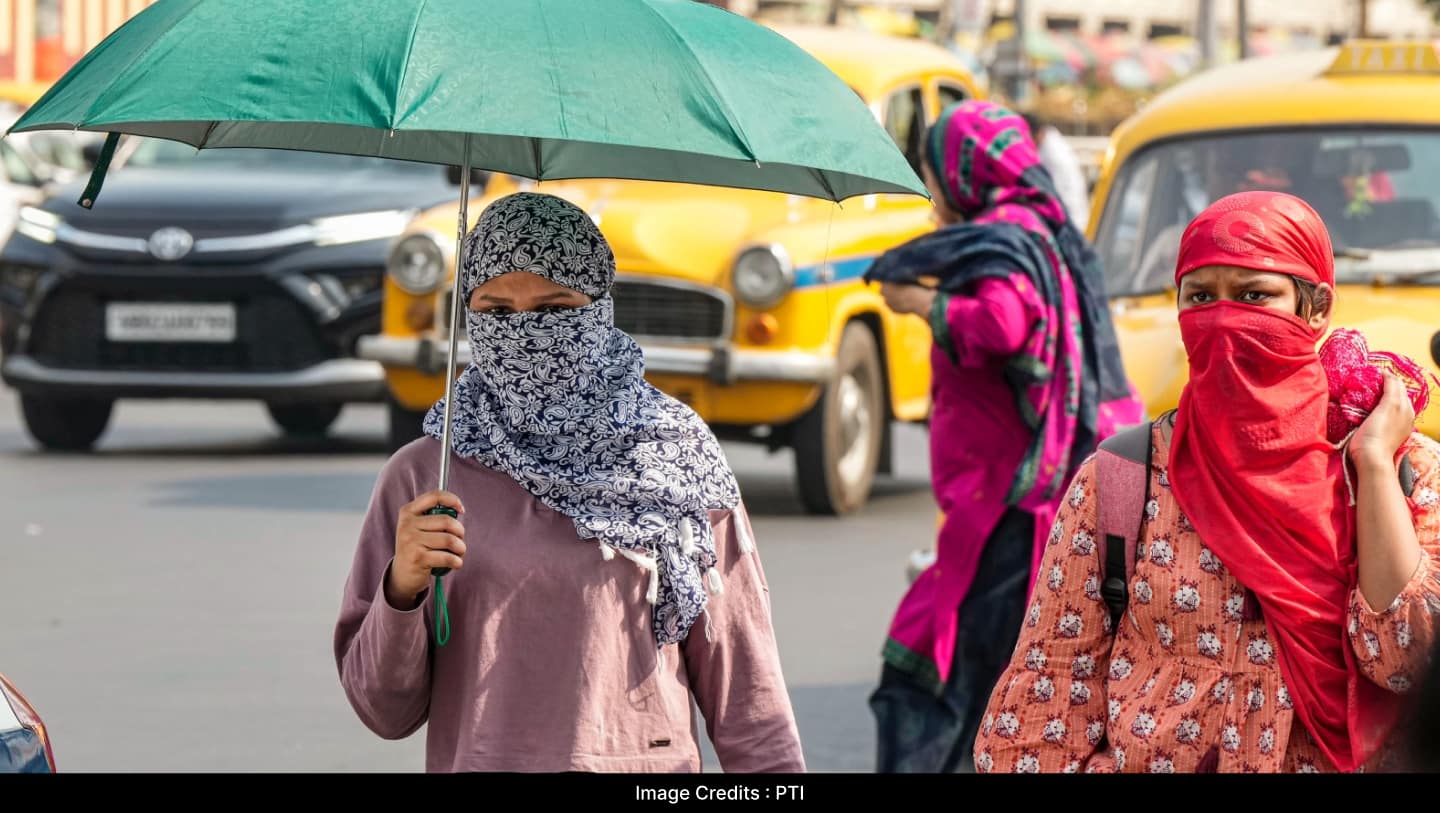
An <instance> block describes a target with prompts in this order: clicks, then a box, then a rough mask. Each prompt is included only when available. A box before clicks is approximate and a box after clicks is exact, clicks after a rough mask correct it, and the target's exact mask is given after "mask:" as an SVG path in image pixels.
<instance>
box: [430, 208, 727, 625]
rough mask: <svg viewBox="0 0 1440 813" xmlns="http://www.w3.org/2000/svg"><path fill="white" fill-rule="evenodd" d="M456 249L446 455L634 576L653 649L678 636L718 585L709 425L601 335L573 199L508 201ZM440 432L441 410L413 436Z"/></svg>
mask: <svg viewBox="0 0 1440 813" xmlns="http://www.w3.org/2000/svg"><path fill="white" fill-rule="evenodd" d="M463 248H464V251H463V262H462V265H461V269H460V273H461V275H462V278H461V290H462V294H463V296H464V297H465V301H467V302H469V303H470V304H471V308H470V309H469V311H468V312H467V315H466V330H467V332H468V334H469V339H470V348H471V358H472V361H471V364H470V365H469V367H468V368H467V369H466V370H465V372H464V373H463V374H462V375H461V377H460V378H459V379H458V380H457V381H456V383H455V404H454V409H453V410H452V411H453V413H454V418H453V420H454V423H453V426H452V434H451V437H452V448H453V450H454V452H455V454H457V455H459V456H461V457H465V458H470V459H473V460H475V461H477V462H479V463H480V464H482V465H484V466H487V467H489V468H492V469H495V470H498V471H502V472H504V473H506V474H508V475H509V476H510V477H512V478H513V479H514V480H515V481H516V482H517V483H518V484H520V485H521V486H522V487H523V488H525V489H526V490H527V491H529V492H530V493H531V494H532V495H534V496H535V498H536V499H538V500H540V501H541V502H542V503H544V504H545V505H547V506H549V507H550V508H552V509H554V510H555V511H557V512H558V513H561V514H564V515H565V516H568V517H570V518H571V519H572V520H573V521H574V523H575V529H576V533H577V534H578V535H579V537H580V538H581V539H586V540H593V541H596V542H598V543H599V546H600V553H601V554H602V557H603V559H605V560H609V559H612V558H613V557H614V555H615V554H616V553H619V554H621V555H622V556H624V557H625V558H628V559H630V560H631V561H633V562H635V563H636V564H638V565H640V566H641V567H643V568H645V569H646V570H647V571H648V572H649V573H650V589H649V595H648V598H649V601H650V603H651V604H652V605H654V619H653V626H654V631H655V636H656V639H657V641H658V642H659V643H660V644H662V645H663V644H667V643H674V642H677V641H680V640H683V639H684V638H685V636H686V635H687V634H688V633H689V631H690V628H691V626H692V625H693V624H694V623H695V622H696V620H697V619H699V618H700V617H701V615H702V614H703V613H704V610H705V605H706V600H707V593H706V587H707V584H708V587H709V588H710V590H711V591H717V592H718V591H719V590H720V589H721V583H720V578H719V572H718V571H717V570H716V569H715V562H716V556H715V545H714V539H713V534H712V532H711V528H710V521H709V512H710V511H712V510H728V509H730V508H733V507H735V506H736V505H737V504H738V502H739V489H738V487H737V485H736V483H735V479H734V476H733V474H732V473H731V471H730V467H729V465H728V464H727V462H726V460H725V457H724V454H723V452H722V451H721V449H720V445H719V443H718V442H717V441H716V439H715V437H714V435H713V434H712V433H711V432H710V430H709V428H708V427H706V426H705V424H704V423H703V422H702V421H701V420H700V418H699V417H698V416H697V415H696V414H695V413H694V412H693V411H691V410H690V409H689V408H688V407H686V406H684V405H683V404H681V403H679V402H678V401H675V400H674V399H672V398H670V397H668V396H666V395H664V394H662V393H660V392H659V391H657V390H656V389H654V388H653V387H652V386H650V385H649V384H648V383H646V382H645V379H644V359H643V357H642V355H641V352H640V348H639V347H638V346H637V345H636V344H635V342H634V341H633V340H632V339H631V338H630V337H629V336H627V335H626V334H625V333H624V332H622V331H620V330H619V329H617V328H616V327H615V325H614V314H615V311H614V300H613V299H611V297H610V289H611V286H612V285H613V283H614V279H615V257H614V254H613V253H612V252H611V250H610V246H609V245H608V243H606V241H605V238H604V236H603V235H601V234H600V231H599V229H598V228H597V227H596V226H595V223H594V221H592V220H591V219H590V217H589V216H588V215H586V214H585V213H584V212H583V211H581V210H580V209H578V208H576V207H575V206H574V205H572V204H570V203H568V202H566V201H564V200H561V199H560V198H556V197H553V196H550V195H540V194H534V193H520V194H516V195H510V196H508V197H505V198H502V199H500V200H498V201H496V202H495V203H493V204H491V205H490V206H489V207H488V208H487V209H486V210H485V212H484V213H483V214H482V215H481V217H480V221H479V223H477V224H476V226H475V228H474V230H472V231H471V232H470V234H469V235H468V236H467V237H466V239H465V243H464V247H463ZM512 274H515V275H517V276H515V277H511V276H509V275H512ZM526 274H528V275H534V276H535V277H538V278H540V279H542V280H544V281H546V282H545V283H542V284H539V285H537V284H535V283H536V282H538V281H536V280H529V279H528V278H526V277H523V276H519V275H526ZM537 292H538V294H537ZM526 306H531V307H529V308H527V307H526ZM443 424H444V402H443V401H442V402H441V403H438V404H436V405H435V406H434V407H433V408H432V409H431V410H430V413H429V414H428V415H427V416H426V419H425V432H426V434H428V435H430V436H431V437H434V438H437V439H439V438H441V437H442V429H443Z"/></svg>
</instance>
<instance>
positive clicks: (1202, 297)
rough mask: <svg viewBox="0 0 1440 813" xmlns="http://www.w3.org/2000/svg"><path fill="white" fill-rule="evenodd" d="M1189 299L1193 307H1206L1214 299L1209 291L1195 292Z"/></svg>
mask: <svg viewBox="0 0 1440 813" xmlns="http://www.w3.org/2000/svg"><path fill="white" fill-rule="evenodd" d="M1189 299H1190V303H1191V304H1193V305H1204V304H1205V303H1207V302H1210V301H1212V300H1213V297H1211V296H1210V293H1209V292H1208V291H1195V292H1193V293H1191V294H1190V296H1189Z"/></svg>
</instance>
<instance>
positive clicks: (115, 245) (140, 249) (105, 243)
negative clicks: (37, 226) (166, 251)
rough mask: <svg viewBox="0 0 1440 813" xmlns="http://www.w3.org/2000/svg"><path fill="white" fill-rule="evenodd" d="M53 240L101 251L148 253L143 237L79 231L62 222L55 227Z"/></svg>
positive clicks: (147, 242) (148, 249)
mask: <svg viewBox="0 0 1440 813" xmlns="http://www.w3.org/2000/svg"><path fill="white" fill-rule="evenodd" d="M55 240H56V241H57V242H60V243H68V244H70V245H72V246H82V247H84V248H98V249H101V250H102V251H128V252H132V253H136V254H149V253H150V243H149V241H148V240H145V239H143V238H140V237H121V236H119V235H115V234H99V233H97V232H93V231H81V230H80V229H77V228H75V227H74V226H71V225H70V224H68V223H64V222H62V223H61V224H60V225H58V226H56V227H55Z"/></svg>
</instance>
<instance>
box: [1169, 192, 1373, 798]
mask: <svg viewBox="0 0 1440 813" xmlns="http://www.w3.org/2000/svg"><path fill="white" fill-rule="evenodd" d="M1208 265H1229V266H1239V267H1241V268H1249V269H1254V270H1258V271H1269V272H1275V273H1281V274H1289V275H1291V276H1294V277H1299V278H1301V279H1305V280H1309V281H1310V282H1315V283H1320V282H1325V283H1333V282H1334V278H1335V268H1334V262H1333V259H1332V253H1331V248H1330V239H1329V236H1328V235H1327V234H1326V231H1325V226H1324V224H1323V223H1321V221H1320V218H1319V216H1318V215H1316V214H1315V210H1314V209H1311V208H1310V207H1309V206H1307V205H1306V204H1305V203H1304V202H1303V201H1300V200H1299V199H1297V198H1294V197H1291V196H1289V195H1285V194H1282V193H1276V192H1248V193H1244V194H1239V195H1232V196H1230V197H1228V198H1224V199H1222V200H1220V201H1218V202H1216V203H1215V204H1214V205H1212V206H1211V207H1210V208H1209V209H1206V210H1205V211H1204V212H1202V213H1201V214H1200V216H1199V217H1197V218H1196V219H1195V221H1194V222H1193V223H1191V224H1190V227H1189V228H1188V229H1186V231H1185V235H1184V237H1183V238H1182V240H1181V245H1180V259H1179V263H1178V268H1177V269H1176V272H1175V278H1176V282H1177V284H1178V282H1179V280H1180V278H1181V277H1183V276H1184V275H1185V274H1187V273H1190V272H1191V271H1194V270H1195V269H1197V268H1201V267H1204V266H1208ZM1180 332H1181V337H1182V338H1183V339H1184V341H1185V348H1186V351H1187V353H1188V354H1189V357H1190V381H1189V383H1188V384H1187V385H1186V387H1185V391H1184V393H1183V394H1182V395H1181V398H1180V408H1179V411H1178V413H1177V415H1176V420H1175V437H1174V441H1173V443H1172V448H1171V452H1170V482H1171V486H1172V489H1173V491H1174V494H1175V499H1176V501H1177V502H1178V503H1179V504H1180V507H1181V509H1182V510H1183V511H1184V512H1185V515H1186V516H1187V517H1188V518H1189V520H1190V522H1191V524H1192V525H1194V527H1195V529H1196V530H1197V531H1198V532H1199V534H1200V537H1201V538H1202V539H1204V541H1205V544H1206V546H1207V547H1209V548H1210V549H1211V550H1212V551H1214V552H1215V554H1216V556H1218V557H1219V558H1220V561H1222V562H1223V563H1224V564H1225V566H1226V567H1227V568H1228V569H1229V570H1230V572H1231V573H1233V574H1234V575H1235V578H1237V579H1238V580H1239V581H1240V583H1241V584H1243V585H1245V586H1246V587H1247V588H1249V589H1250V591H1251V592H1253V593H1254V594H1255V596H1256V598H1257V599H1258V600H1259V602H1260V606H1261V608H1262V610H1263V611H1264V615H1265V624H1266V627H1267V629H1268V630H1269V633H1270V637H1271V638H1272V640H1273V641H1274V643H1275V649H1276V651H1277V653H1278V655H1279V661H1280V669H1281V673H1282V675H1283V676H1284V678H1285V683H1286V686H1287V688H1288V689H1289V691H1290V694H1291V696H1292V698H1293V699H1294V703H1295V712H1296V714H1297V715H1298V716H1299V718H1300V720H1301V722H1303V723H1304V725H1305V727H1306V729H1307V730H1308V731H1309V732H1310V733H1311V734H1312V735H1313V736H1314V738H1315V741H1316V743H1317V744H1318V745H1319V746H1320V749H1321V750H1322V751H1323V752H1324V753H1325V755H1326V756H1327V757H1329V758H1330V760H1331V761H1332V762H1334V763H1335V765H1336V766H1337V767H1338V768H1339V769H1340V770H1342V771H1352V770H1355V769H1356V768H1357V767H1360V766H1361V765H1363V764H1364V763H1365V761H1366V760H1367V759H1368V758H1369V757H1370V755H1371V754H1373V753H1374V752H1375V750H1376V749H1377V748H1378V747H1379V744H1380V743H1381V742H1383V739H1384V737H1385V735H1386V734H1387V733H1388V731H1389V730H1390V728H1391V725H1392V724H1393V721H1394V713H1395V702H1394V696H1393V695H1390V694H1389V693H1387V692H1386V691H1384V690H1383V689H1381V688H1380V687H1378V686H1376V685H1375V684H1373V683H1371V682H1370V681H1369V680H1368V679H1366V678H1365V677H1364V676H1363V675H1362V674H1361V673H1360V670H1359V668H1358V665H1357V662H1356V657H1355V653H1354V652H1353V650H1352V649H1351V647H1350V643H1349V641H1348V638H1347V635H1346V629H1345V615H1346V612H1347V610H1348V606H1349V599H1350V594H1351V591H1353V590H1354V588H1355V585H1356V583H1357V565H1356V549H1355V530H1354V528H1355V526H1354V509H1353V508H1352V507H1351V505H1350V499H1349V490H1348V488H1347V485H1346V478H1345V465H1346V464H1345V459H1344V452H1343V451H1341V450H1338V449H1337V448H1336V447H1335V445H1334V444H1333V443H1331V442H1330V441H1329V440H1328V439H1327V437H1326V414H1327V405H1328V403H1329V400H1330V388H1329V384H1328V382H1327V379H1326V371H1325V369H1324V367H1323V366H1322V365H1321V362H1320V358H1319V356H1318V355H1317V353H1316V350H1315V343H1316V340H1317V339H1318V338H1319V332H1318V331H1316V330H1315V329H1314V328H1312V327H1311V326H1310V324H1309V323H1308V322H1307V321H1305V320H1303V319H1301V318H1299V317H1298V316H1296V315H1294V314H1293V313H1289V312H1284V311H1278V310H1275V309H1270V308H1262V307H1258V306H1255V305H1248V304H1243V303H1239V302H1225V301H1222V302H1216V303H1213V304H1207V305H1200V306H1196V307H1191V308H1187V309H1185V310H1184V311H1182V312H1181V314H1180Z"/></svg>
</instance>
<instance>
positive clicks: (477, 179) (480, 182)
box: [445, 164, 490, 191]
mask: <svg viewBox="0 0 1440 813" xmlns="http://www.w3.org/2000/svg"><path fill="white" fill-rule="evenodd" d="M445 177H446V178H447V179H449V181H450V184H451V185H452V186H459V185H460V167H457V166H455V165H454V164H450V165H448V166H446V167H445ZM489 180H490V173H488V172H486V171H485V170H483V169H472V170H470V185H471V186H474V187H477V188H478V189H479V190H480V191H484V189H485V184H486V183H488V182H489Z"/></svg>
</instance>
